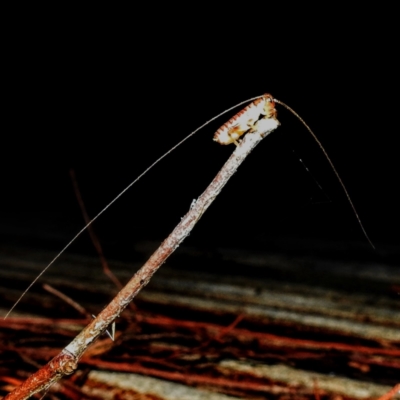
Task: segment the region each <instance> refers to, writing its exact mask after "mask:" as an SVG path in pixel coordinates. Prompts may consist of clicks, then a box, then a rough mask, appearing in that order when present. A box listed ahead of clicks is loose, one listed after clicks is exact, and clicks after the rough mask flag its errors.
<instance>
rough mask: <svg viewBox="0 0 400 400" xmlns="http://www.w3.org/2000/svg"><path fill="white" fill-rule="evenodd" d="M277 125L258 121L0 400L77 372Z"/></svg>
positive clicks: (22, 395) (28, 393)
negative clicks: (166, 228) (64, 339)
mask: <svg viewBox="0 0 400 400" xmlns="http://www.w3.org/2000/svg"><path fill="white" fill-rule="evenodd" d="M278 125H279V122H278V121H277V120H276V119H274V118H265V119H261V120H260V121H258V131H257V132H255V133H248V134H247V135H246V136H245V137H244V139H243V140H242V142H241V143H240V145H239V146H237V147H236V149H235V151H234V152H233V154H232V155H231V156H230V158H229V159H228V161H227V162H226V163H225V165H224V166H223V167H222V169H221V170H220V171H219V173H218V174H217V176H216V177H215V178H214V180H213V181H212V182H211V184H210V185H209V186H208V188H207V189H206V190H205V192H204V193H203V194H202V195H201V196H200V197H199V198H198V199H197V201H195V202H193V203H192V205H191V207H190V210H189V212H188V213H187V214H186V215H185V216H184V217H183V218H182V220H181V221H180V223H179V224H178V225H177V226H176V228H175V229H174V230H173V231H172V233H171V234H170V235H169V236H168V237H167V239H166V240H165V241H164V242H163V243H162V244H161V245H160V247H159V248H158V249H157V250H156V251H155V252H154V253H153V255H152V256H151V257H150V258H149V260H148V261H147V262H146V263H145V264H144V265H143V267H142V268H140V270H139V271H137V272H136V274H135V275H134V276H133V277H132V278H131V280H130V281H129V282H128V283H127V285H126V286H125V287H124V288H123V289H122V290H121V291H120V292H119V293H118V294H117V295H116V296H115V298H114V299H113V300H112V301H111V303H110V304H109V305H108V306H107V307H106V308H105V309H104V310H103V311H102V312H101V313H100V314H99V315H98V316H97V318H96V319H94V320H93V321H92V322H90V323H89V325H88V326H87V327H86V328H85V329H84V330H83V331H82V332H81V333H80V334H79V335H78V336H77V337H76V338H75V339H74V340H73V341H72V342H71V343H70V344H69V345H68V346H67V347H65V348H64V349H63V350H62V351H61V353H60V354H58V355H57V356H56V357H54V358H53V359H52V360H51V361H49V363H48V364H46V365H45V366H44V367H43V368H41V369H40V370H39V371H37V372H36V373H34V374H33V375H32V376H31V377H29V378H28V379H27V380H26V381H25V382H24V383H23V384H22V385H21V386H19V387H18V388H16V389H15V390H14V391H13V392H11V393H10V394H8V395H7V396H6V397H5V398H4V400H16V399H18V400H21V399H27V398H29V397H30V396H32V395H33V394H34V393H37V392H39V391H41V390H45V389H47V388H48V387H50V386H51V385H52V384H53V383H55V382H57V381H58V380H59V379H61V378H62V377H63V376H64V375H70V374H72V373H73V372H74V371H75V370H76V369H77V367H78V361H79V360H80V358H81V357H82V355H83V353H84V352H85V350H86V349H87V348H88V347H89V346H90V345H91V344H92V343H93V342H94V341H95V340H96V339H97V338H98V337H99V336H100V335H101V334H102V333H104V332H105V330H106V329H107V327H108V326H109V325H110V324H112V323H113V321H114V320H115V319H116V318H117V317H118V316H119V315H120V314H121V313H122V311H123V310H124V309H125V308H126V307H127V305H128V304H129V303H130V302H131V300H132V299H133V298H134V297H135V296H136V295H137V294H138V293H139V292H140V290H141V289H142V288H143V287H144V286H146V285H147V284H148V283H149V281H150V279H151V277H152V276H153V275H154V273H155V272H156V271H157V270H158V268H159V267H160V266H161V265H162V264H163V263H164V262H165V261H166V259H167V258H168V257H169V256H170V255H171V254H172V253H173V252H174V251H175V249H177V248H178V247H179V245H180V244H181V243H182V242H183V240H184V239H185V238H186V237H187V236H188V235H189V234H190V232H191V231H192V229H193V228H194V226H195V225H196V223H197V222H198V221H199V219H200V218H201V216H202V215H203V214H204V212H205V211H206V210H207V209H208V207H209V206H210V205H211V203H212V202H213V201H214V199H215V198H216V197H217V196H218V194H219V193H220V192H221V190H222V188H223V187H224V186H225V184H226V183H227V182H228V180H229V179H230V178H231V177H232V175H233V174H234V173H235V172H236V170H237V169H238V167H239V166H240V164H241V163H242V162H243V161H244V160H245V159H246V157H247V156H248V155H249V154H250V152H251V151H252V150H253V149H254V147H255V146H256V145H257V144H258V143H259V142H260V141H261V140H262V139H263V138H264V137H265V136H266V135H267V134H269V133H270V132H272V131H273V130H275V129H276V128H277V127H278Z"/></svg>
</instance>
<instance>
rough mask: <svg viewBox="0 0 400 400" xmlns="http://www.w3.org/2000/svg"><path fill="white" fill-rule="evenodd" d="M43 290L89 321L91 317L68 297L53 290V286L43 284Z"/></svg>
mask: <svg viewBox="0 0 400 400" xmlns="http://www.w3.org/2000/svg"><path fill="white" fill-rule="evenodd" d="M43 289H44V290H47V291H48V292H49V293H51V294H54V296H57V297H59V298H60V299H61V300H63V301H65V302H66V303H67V304H69V305H70V306H71V307H72V308H75V310H76V311H78V312H79V313H80V314H82V315H83V316H84V317H86V318H88V319H90V318H92V316H91V315H90V314H89V313H88V312H87V311H86V310H85V309H84V308H83V307H82V306H81V305H80V304H78V303H77V302H76V301H74V300H72V299H71V298H70V297H69V296H67V295H66V294H64V293H61V292H60V291H59V290H57V289H55V288H53V286H50V285H48V284H47V283H45V284H43Z"/></svg>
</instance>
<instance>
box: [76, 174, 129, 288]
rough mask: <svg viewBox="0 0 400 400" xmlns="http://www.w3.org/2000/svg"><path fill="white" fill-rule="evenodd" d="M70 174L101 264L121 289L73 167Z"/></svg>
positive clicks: (121, 286)
mask: <svg viewBox="0 0 400 400" xmlns="http://www.w3.org/2000/svg"><path fill="white" fill-rule="evenodd" d="M69 174H70V176H71V181H72V185H73V187H74V192H75V196H76V199H77V201H78V204H79V207H80V209H81V212H82V215H83V219H84V221H85V224H86V225H87V230H88V233H89V236H90V239H91V240H92V243H93V246H94V248H95V249H96V251H97V254H98V255H99V258H100V264H101V266H102V267H103V271H104V273H105V274H106V275H107V276H108V277H109V278H110V280H111V281H112V282H113V283H114V285H115V286H116V287H117V288H118V289H120V290H121V289H122V288H123V285H122V283H121V282H120V281H119V279H118V278H117V277H116V276H115V275H114V273H113V272H112V271H111V269H110V267H109V266H108V263H107V260H106V257H105V256H104V253H103V248H102V247H101V244H100V240H99V239H98V238H97V235H96V233H95V232H94V229H93V226H92V225H91V224H90V222H91V219H90V218H89V215H88V213H87V211H86V207H85V203H84V201H83V198H82V195H81V191H80V190H79V185H78V181H77V180H76V176H75V171H74V170H73V169H71V170H70V171H69Z"/></svg>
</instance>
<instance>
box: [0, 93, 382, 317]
mask: <svg viewBox="0 0 400 400" xmlns="http://www.w3.org/2000/svg"><path fill="white" fill-rule="evenodd" d="M249 101H251V103H250V104H249V105H247V106H246V107H245V108H244V109H243V110H241V111H239V112H238V113H237V114H236V115H235V116H233V117H232V118H231V119H230V120H229V121H228V122H226V123H225V124H224V125H222V126H221V127H220V128H219V129H218V130H217V131H216V133H215V135H214V141H216V142H217V143H219V144H222V145H227V144H231V143H234V144H236V145H239V142H238V139H239V138H240V137H241V136H243V135H244V134H246V133H255V132H258V131H259V128H260V125H261V124H262V123H265V122H268V120H269V119H271V118H273V119H276V117H277V111H276V109H275V104H280V105H282V106H283V107H285V108H286V109H288V110H289V111H290V112H291V113H293V114H294V115H295V116H296V117H297V118H298V119H299V120H300V121H301V122H302V123H303V125H304V126H305V127H306V129H307V130H308V131H309V133H310V134H311V135H312V137H313V138H314V140H315V141H316V142H317V144H318V146H319V147H320V149H321V150H322V152H323V153H324V155H325V157H326V159H327V161H328V162H329V164H330V166H331V168H332V169H333V171H334V173H335V175H336V177H337V179H338V180H339V183H340V185H341V186H342V189H343V191H344V193H345V195H346V197H347V200H348V201H349V203H350V206H351V208H352V210H353V213H354V215H355V217H356V219H357V221H358V224H359V226H360V228H361V230H362V232H363V234H364V236H365V238H366V239H367V241H368V242H369V244H370V245H371V247H372V248H374V249H375V247H374V245H373V243H372V241H371V240H370V238H369V237H368V235H367V232H366V231H365V229H364V226H363V224H362V222H361V219H360V217H359V215H358V213H357V210H356V208H355V206H354V204H353V201H352V200H351V197H350V195H349V193H348V191H347V189H346V187H345V185H344V183H343V181H342V179H341V178H340V175H339V173H338V172H337V170H336V168H335V166H334V165H333V162H332V161H331V159H330V158H329V156H328V154H327V152H326V150H325V148H324V147H323V146H322V144H321V142H320V141H319V140H318V138H317V137H316V135H315V134H314V132H313V131H312V130H311V128H310V127H309V126H308V125H307V124H306V122H305V121H304V120H303V119H302V118H301V117H300V116H299V115H298V114H297V113H296V112H295V111H294V110H293V109H292V108H291V107H289V106H288V105H286V104H285V103H283V102H282V101H280V100H278V99H276V98H274V97H273V96H271V95H270V94H264V95H262V96H257V97H254V98H251V99H248V100H245V101H243V102H240V103H238V104H236V105H235V106H233V107H231V108H228V109H226V110H225V111H223V112H222V113H220V114H218V115H216V116H215V117H213V118H211V119H209V120H208V121H206V122H205V123H204V124H203V125H201V126H199V127H198V128H197V129H196V130H194V131H193V132H192V133H190V134H189V135H188V136H186V137H185V138H184V139H182V140H181V141H180V142H179V143H177V144H176V145H175V146H173V147H172V148H171V149H170V150H168V151H167V152H166V153H164V154H163V155H162V156H161V157H159V158H158V159H157V160H156V161H154V162H153V164H151V165H150V166H149V167H148V168H147V169H146V170H145V171H143V172H142V173H141V174H140V175H139V176H138V177H137V178H136V179H135V180H134V181H132V182H131V183H130V184H129V185H128V186H127V187H126V188H125V189H124V190H123V191H122V192H121V193H120V194H118V195H117V196H116V197H115V198H114V199H113V200H112V201H111V202H110V203H108V204H107V205H106V206H105V207H104V208H103V209H102V210H101V211H100V212H99V213H98V214H97V215H96V216H95V217H94V218H93V219H92V220H91V221H90V222H89V223H88V224H86V225H85V226H84V227H83V228H82V229H81V230H80V231H79V232H78V233H77V234H76V235H75V236H74V237H73V238H72V239H71V240H70V241H69V242H68V243H67V244H66V246H65V247H64V248H63V249H62V250H61V251H60V252H59V253H58V254H57V256H56V257H54V259H53V260H52V261H51V262H50V263H49V264H48V265H47V266H46V267H45V268H44V269H43V270H42V272H41V273H40V274H39V275H38V276H37V277H36V278H35V279H34V280H33V282H32V283H31V284H30V285H29V286H28V287H27V289H26V290H25V291H24V292H23V293H22V294H21V296H20V297H19V299H18V300H17V301H16V302H15V303H14V305H13V306H12V307H11V309H10V310H9V311H8V313H7V314H6V316H5V317H4V319H6V318H7V317H8V315H10V313H11V312H12V310H13V309H14V308H15V307H16V305H17V304H18V303H19V302H20V301H21V299H22V298H23V297H24V295H25V294H26V293H27V292H28V291H29V289H30V288H31V287H32V286H33V285H34V284H35V283H36V282H37V280H38V279H39V278H40V277H41V276H42V275H43V274H44V273H45V272H46V271H47V270H48V269H49V268H50V267H51V265H53V264H54V262H55V261H56V260H57V259H58V258H59V257H60V256H61V254H63V253H64V251H65V250H66V249H67V248H68V247H69V246H70V245H71V244H72V243H73V242H74V241H75V239H77V238H78V236H80V235H81V234H82V233H83V232H84V231H85V230H86V229H87V228H88V227H89V226H90V225H91V224H92V223H93V222H94V221H95V220H96V219H97V218H99V217H100V215H102V214H103V213H104V212H105V211H106V210H107V209H108V208H109V207H111V206H112V205H113V204H114V203H115V202H116V201H117V200H118V199H119V198H120V197H121V196H122V195H123V194H124V193H125V192H126V191H127V190H129V189H130V188H131V187H132V186H133V185H134V184H135V183H136V182H137V181H138V180H139V179H141V178H142V177H143V176H144V175H146V173H147V172H148V171H150V170H151V169H152V168H153V167H154V166H155V165H156V164H158V163H159V162H160V161H161V160H162V159H164V158H165V157H166V156H167V155H169V154H170V153H171V152H172V151H174V150H175V149H176V148H177V147H179V146H180V145H181V144H183V143H184V142H185V141H186V140H188V139H189V138H190V137H192V136H193V135H194V134H195V133H197V132H198V131H199V130H200V129H202V128H203V127H205V126H206V125H208V124H209V123H210V122H212V121H214V120H215V119H217V118H219V117H220V116H222V115H224V114H225V113H227V112H229V111H231V110H233V109H234V108H236V107H238V106H240V105H242V104H245V103H247V102H249ZM261 130H262V129H260V131H261Z"/></svg>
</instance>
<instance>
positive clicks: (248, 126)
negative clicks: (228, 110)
mask: <svg viewBox="0 0 400 400" xmlns="http://www.w3.org/2000/svg"><path fill="white" fill-rule="evenodd" d="M276 116H277V112H276V109H275V101H274V98H273V97H272V96H271V95H270V94H264V95H263V96H261V97H259V98H257V99H256V100H254V101H253V102H252V103H250V104H249V105H248V106H247V107H245V108H244V109H243V110H241V111H239V112H238V113H237V114H236V115H235V116H234V117H232V118H231V119H230V120H229V121H228V122H226V123H225V124H224V125H222V126H221V128H219V129H218V130H217V132H215V135H214V140H215V141H216V142H218V143H219V144H230V143H235V144H236V145H237V144H238V143H237V140H238V139H239V138H240V136H242V135H244V134H245V133H247V132H255V131H256V130H257V122H258V121H259V120H260V119H262V118H274V119H276Z"/></svg>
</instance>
